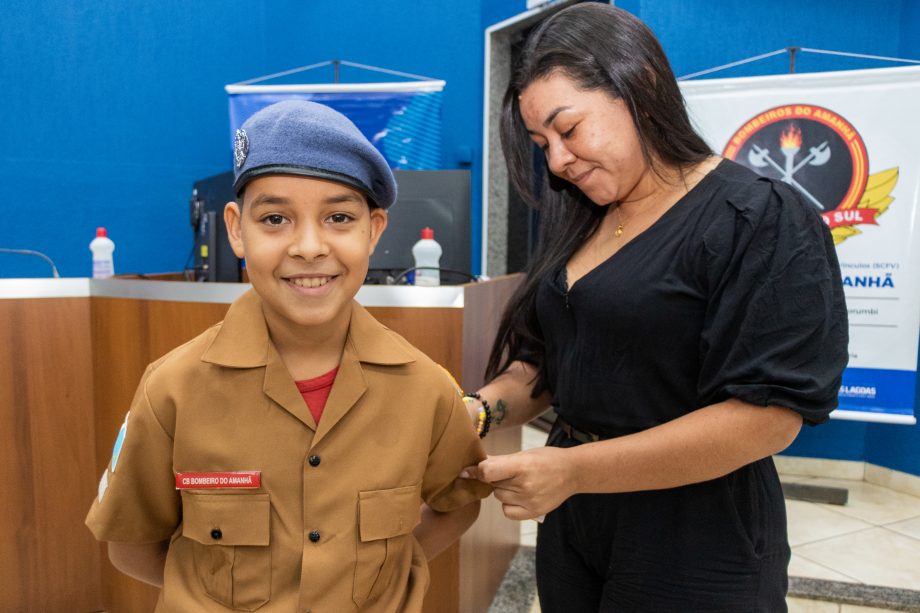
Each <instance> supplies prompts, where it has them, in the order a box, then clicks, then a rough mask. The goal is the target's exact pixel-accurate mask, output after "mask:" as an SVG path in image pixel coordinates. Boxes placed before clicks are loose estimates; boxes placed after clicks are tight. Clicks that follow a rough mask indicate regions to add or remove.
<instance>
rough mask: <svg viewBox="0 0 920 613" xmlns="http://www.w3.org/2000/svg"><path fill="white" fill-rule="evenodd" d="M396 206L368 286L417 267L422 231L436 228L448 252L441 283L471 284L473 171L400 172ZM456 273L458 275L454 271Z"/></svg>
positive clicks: (443, 260)
mask: <svg viewBox="0 0 920 613" xmlns="http://www.w3.org/2000/svg"><path fill="white" fill-rule="evenodd" d="M394 174H395V175H396V183H397V186H398V189H397V195H396V203H395V204H394V205H393V206H392V207H391V208H390V210H389V218H390V219H389V225H388V226H387V229H386V232H384V233H383V236H382V237H381V238H380V243H378V245H377V249H376V250H375V251H374V254H373V255H372V256H371V262H370V271H369V272H368V282H369V283H385V282H386V277H387V276H390V277H391V278H393V279H395V277H396V276H398V275H399V273H401V272H402V271H405V270H407V269H410V268H412V267H413V265H414V261H413V259H412V246H413V245H414V244H415V243H416V242H417V241H418V240H419V239H420V238H421V237H422V229H423V228H426V227H427V228H431V229H432V230H434V239H435V240H436V241H438V243H439V244H440V245H441V249H442V250H443V255H442V256H441V268H442V274H441V283H442V284H445V285H446V284H457V283H465V282H467V281H469V280H470V278H471V276H470V271H471V264H470V262H471V258H472V245H471V242H470V233H471V227H470V205H471V202H470V172H469V171H468V170H397V171H395V172H394ZM450 271H456V272H450Z"/></svg>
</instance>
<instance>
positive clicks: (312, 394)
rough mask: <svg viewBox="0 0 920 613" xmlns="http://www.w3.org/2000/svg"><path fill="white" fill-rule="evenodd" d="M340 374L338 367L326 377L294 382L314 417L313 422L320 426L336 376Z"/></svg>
mask: <svg viewBox="0 0 920 613" xmlns="http://www.w3.org/2000/svg"><path fill="white" fill-rule="evenodd" d="M338 372H339V367H338V366H336V367H335V368H333V369H332V370H330V371H329V372H327V373H326V374H325V375H320V376H318V377H315V378H313V379H304V380H303V381H294V383H296V384H297V389H298V390H300V395H301V396H303V401H304V402H306V403H307V408H308V409H310V413H311V414H312V415H313V420H314V421H315V422H316V423H317V424H319V418H320V417H322V416H323V409H325V408H326V400H327V399H328V398H329V392H331V391H332V384H333V383H334V382H335V376H336V374H338Z"/></svg>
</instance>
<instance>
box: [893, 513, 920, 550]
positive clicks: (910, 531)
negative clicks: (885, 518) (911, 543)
mask: <svg viewBox="0 0 920 613" xmlns="http://www.w3.org/2000/svg"><path fill="white" fill-rule="evenodd" d="M885 527H886V528H888V529H889V530H894V531H895V532H897V533H898V534H903V535H904V536H910V537H913V538H915V539H917V540H918V541H920V517H913V518H911V519H906V520H904V521H898V522H894V523H893V524H885ZM918 546H920V544H918Z"/></svg>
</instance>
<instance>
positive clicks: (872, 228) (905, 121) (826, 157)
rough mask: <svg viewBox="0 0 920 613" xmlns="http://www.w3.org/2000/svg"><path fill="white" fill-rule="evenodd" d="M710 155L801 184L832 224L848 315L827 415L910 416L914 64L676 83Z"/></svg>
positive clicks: (917, 261)
mask: <svg viewBox="0 0 920 613" xmlns="http://www.w3.org/2000/svg"><path fill="white" fill-rule="evenodd" d="M681 89H682V90H683V93H684V97H685V98H686V100H687V107H688V110H689V112H690V116H691V118H692V120H693V122H694V124H695V125H696V126H697V128H698V129H699V130H700V133H701V134H702V135H703V137H704V138H705V139H706V140H707V142H708V143H709V145H710V146H711V147H712V148H713V150H714V151H716V152H717V153H719V154H721V155H722V156H723V157H725V158H728V159H732V160H735V161H736V162H738V163H740V164H743V165H744V166H747V167H748V168H751V169H753V170H754V171H756V172H758V173H760V174H762V175H765V176H769V177H772V178H776V179H779V180H781V181H784V182H786V183H788V184H790V185H791V186H793V187H794V188H796V189H797V190H799V192H801V193H802V194H803V196H804V198H805V200H806V201H807V202H809V203H810V204H811V206H814V207H816V208H817V209H818V211H819V212H820V213H821V216H822V217H823V218H824V221H825V222H826V223H827V224H828V227H829V228H830V229H831V233H832V235H833V237H834V243H835V245H836V247H837V256H838V258H839V260H840V266H841V272H842V275H843V284H844V290H845V293H846V299H847V308H848V311H849V321H850V346H849V353H850V361H849V366H848V367H847V370H846V372H845V373H844V376H843V384H842V385H841V388H840V393H839V401H840V407H839V408H838V409H837V410H836V411H834V413H833V414H832V417H835V418H838V419H856V420H861V421H883V422H894V423H909V424H910V423H916V420H915V417H914V410H913V406H914V394H915V389H916V380H917V346H918V338H920V242H918V236H917V234H918V230H920V215H918V213H920V120H918V115H920V68H918V67H908V68H883V69H877V70H858V71H841V72H829V73H811V74H798V75H780V76H768V77H744V78H736V79H711V80H700V81H683V82H681Z"/></svg>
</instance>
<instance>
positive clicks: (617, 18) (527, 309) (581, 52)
mask: <svg viewBox="0 0 920 613" xmlns="http://www.w3.org/2000/svg"><path fill="white" fill-rule="evenodd" d="M555 72H561V73H563V74H565V75H566V76H568V77H569V78H570V79H572V80H573V81H574V82H575V83H576V85H577V86H578V87H580V88H582V89H584V90H599V91H603V92H606V93H607V94H608V95H610V96H611V97H612V98H614V99H619V100H622V101H623V102H625V104H626V107H627V108H628V109H629V112H630V114H631V116H632V120H633V123H634V124H635V126H636V131H637V132H638V134H639V142H640V143H641V147H642V155H643V157H644V158H645V161H646V163H647V164H649V166H650V168H651V169H652V170H653V171H654V172H656V173H657V174H659V175H661V174H662V173H661V170H663V168H662V167H664V168H666V169H676V170H678V171H679V172H680V173H683V172H684V171H685V170H686V169H688V168H690V167H692V166H694V165H696V164H698V163H699V162H702V161H703V160H705V159H706V158H707V157H708V156H709V155H711V154H712V151H711V150H710V148H709V146H708V145H707V144H706V143H705V142H704V141H703V139H702V138H701V137H700V136H699V134H697V133H696V131H695V130H694V129H693V126H692V125H691V124H690V119H689V117H688V116H687V111H686V109H685V107H684V99H683V96H682V95H681V93H680V89H679V88H678V87H677V80H676V79H675V78H674V73H673V72H672V71H671V66H670V64H669V63H668V59H667V57H666V56H665V54H664V51H663V50H662V48H661V45H660V44H659V43H658V40H657V39H656V38H655V35H654V34H652V32H651V30H649V29H648V27H647V26H646V25H645V24H644V23H642V22H641V21H639V20H638V19H637V18H635V17H633V16H632V15H630V14H629V13H627V12H626V11H623V10H621V9H617V8H614V7H612V6H610V5H604V4H599V3H593V2H589V3H585V4H577V5H575V6H571V7H569V8H567V9H564V10H562V11H560V12H558V13H556V14H555V15H553V16H552V17H549V18H548V19H546V20H545V21H544V22H543V23H542V24H541V25H540V26H539V27H538V28H537V29H536V30H535V31H534V32H533V33H532V34H531V35H530V36H529V37H528V39H527V42H526V43H525V44H524V49H523V51H522V53H521V58H520V61H519V62H518V64H517V66H516V67H515V70H514V73H513V75H512V77H511V83H510V84H509V85H508V90H507V91H506V92H505V98H504V102H503V103H502V118H501V141H502V151H503V152H504V154H505V161H506V163H507V164H508V172H509V175H510V177H511V182H512V184H513V185H514V187H515V188H516V189H517V191H518V192H519V193H520V195H521V197H522V198H523V199H524V200H525V201H526V202H528V203H529V204H530V205H531V206H533V207H534V208H537V209H539V211H540V237H539V241H538V243H537V250H536V252H535V253H534V257H533V259H532V260H531V262H530V264H529V265H528V267H527V271H526V272H527V277H526V278H525V280H524V281H523V282H522V283H521V285H520V286H519V287H518V289H517V291H516V292H515V293H514V295H513V296H512V297H511V300H510V302H509V303H508V306H507V308H506V309H505V313H504V315H503V316H502V321H501V324H500V325H499V329H498V334H497V336H496V338H495V343H494V345H493V346H492V352H491V354H490V356H489V362H488V365H487V367H486V380H487V381H488V380H491V379H493V378H495V377H496V376H497V375H499V374H500V373H501V372H502V371H504V370H505V369H506V368H507V367H508V365H509V364H510V363H511V361H513V360H514V359H516V358H518V357H519V356H521V355H522V351H523V352H524V353H526V355H527V360H528V361H530V362H533V363H534V364H535V365H536V367H537V372H538V374H537V380H536V382H535V385H534V388H533V396H534V397H536V396H538V395H540V394H541V393H542V392H543V391H545V390H547V389H549V386H548V382H547V381H546V370H545V360H544V345H543V340H542V334H541V332H540V326H539V322H538V321H537V313H536V296H537V287H538V286H539V284H540V281H541V280H543V279H544V278H546V277H547V275H549V274H552V273H553V272H555V271H557V270H559V269H560V268H561V267H562V266H563V265H565V263H566V262H567V261H568V259H569V258H570V257H571V256H572V254H573V253H575V251H576V249H578V247H579V246H580V245H581V244H583V243H584V241H586V240H587V239H588V238H590V237H591V235H592V234H593V233H594V232H595V231H596V230H597V227H598V225H599V223H600V219H601V218H602V217H603V215H604V213H605V212H606V210H607V207H600V206H597V205H595V204H594V203H592V202H591V201H590V200H589V199H588V198H587V197H586V196H585V195H584V194H583V193H582V192H581V191H580V190H579V189H578V188H576V187H575V186H574V185H572V184H571V183H568V182H567V181H564V180H562V179H559V178H558V177H555V176H554V175H553V174H552V173H551V172H550V171H549V169H548V167H547V166H546V160H545V158H544V159H543V160H542V166H543V172H542V173H536V172H534V169H535V166H534V162H535V161H536V160H534V157H533V151H534V146H533V143H532V142H531V139H530V135H529V134H528V133H527V129H526V127H525V126H524V121H523V119H522V118H521V111H520V106H519V102H518V98H519V96H520V95H521V92H523V91H524V90H525V89H526V88H527V86H528V85H530V84H531V83H532V82H534V81H536V80H539V79H541V78H544V77H548V76H549V75H550V74H553V73H555ZM537 174H539V175H540V176H539V177H537Z"/></svg>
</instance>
